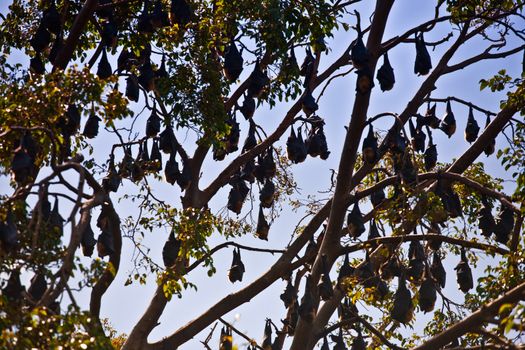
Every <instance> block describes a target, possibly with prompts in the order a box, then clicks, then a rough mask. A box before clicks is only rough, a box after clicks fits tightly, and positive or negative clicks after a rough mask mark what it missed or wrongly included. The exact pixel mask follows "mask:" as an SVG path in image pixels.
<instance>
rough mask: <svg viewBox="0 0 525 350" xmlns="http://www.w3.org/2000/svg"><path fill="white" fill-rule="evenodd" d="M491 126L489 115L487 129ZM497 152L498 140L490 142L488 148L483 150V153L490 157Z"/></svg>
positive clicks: (486, 123) (486, 122)
mask: <svg viewBox="0 0 525 350" xmlns="http://www.w3.org/2000/svg"><path fill="white" fill-rule="evenodd" d="M489 124H490V115H488V114H487V119H486V121H485V129H487V127H488V126H489ZM495 150H496V139H495V138H493V139H492V140H490V141H489V143H488V144H487V146H485V149H484V150H483V152H485V154H486V155H487V157H488V156H490V155H491V154H492V153H494V151H495Z"/></svg>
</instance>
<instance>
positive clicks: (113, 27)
mask: <svg viewBox="0 0 525 350" xmlns="http://www.w3.org/2000/svg"><path fill="white" fill-rule="evenodd" d="M100 36H101V37H102V43H103V44H104V45H105V46H106V47H107V48H115V47H116V46H117V39H118V37H117V36H118V29H117V24H116V23H115V21H114V20H112V19H110V20H109V21H106V22H105V23H104V24H103V26H102V33H101V35H100Z"/></svg>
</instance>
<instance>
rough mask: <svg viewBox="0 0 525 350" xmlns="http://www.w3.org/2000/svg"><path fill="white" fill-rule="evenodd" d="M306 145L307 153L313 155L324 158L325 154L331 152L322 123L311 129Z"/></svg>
mask: <svg viewBox="0 0 525 350" xmlns="http://www.w3.org/2000/svg"><path fill="white" fill-rule="evenodd" d="M306 146H307V153H308V154H309V155H310V156H312V157H317V156H320V157H321V158H323V155H324V154H326V153H328V154H329V153H330V152H329V151H328V144H327V142H326V136H325V134H324V128H323V126H322V125H321V126H319V127H316V128H315V129H312V130H311V131H310V134H309V135H308V139H307V140H306ZM324 159H326V158H324Z"/></svg>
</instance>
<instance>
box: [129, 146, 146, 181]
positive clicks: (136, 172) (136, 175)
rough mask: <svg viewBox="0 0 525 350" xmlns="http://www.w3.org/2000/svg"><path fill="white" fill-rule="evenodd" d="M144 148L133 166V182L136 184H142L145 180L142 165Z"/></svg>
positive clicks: (140, 150) (140, 149)
mask: <svg viewBox="0 0 525 350" xmlns="http://www.w3.org/2000/svg"><path fill="white" fill-rule="evenodd" d="M141 155H142V146H141V147H140V148H139V152H138V153H137V158H136V159H135V161H134V162H133V163H132V164H131V174H130V175H131V180H132V181H133V182H135V183H137V182H140V180H142V179H143V178H144V168H142V165H141Z"/></svg>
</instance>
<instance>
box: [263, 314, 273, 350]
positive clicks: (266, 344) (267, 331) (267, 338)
mask: <svg viewBox="0 0 525 350" xmlns="http://www.w3.org/2000/svg"><path fill="white" fill-rule="evenodd" d="M261 347H262V348H263V349H264V350H272V324H271V322H270V320H266V324H265V326H264V337H263V341H262V344H261Z"/></svg>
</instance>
